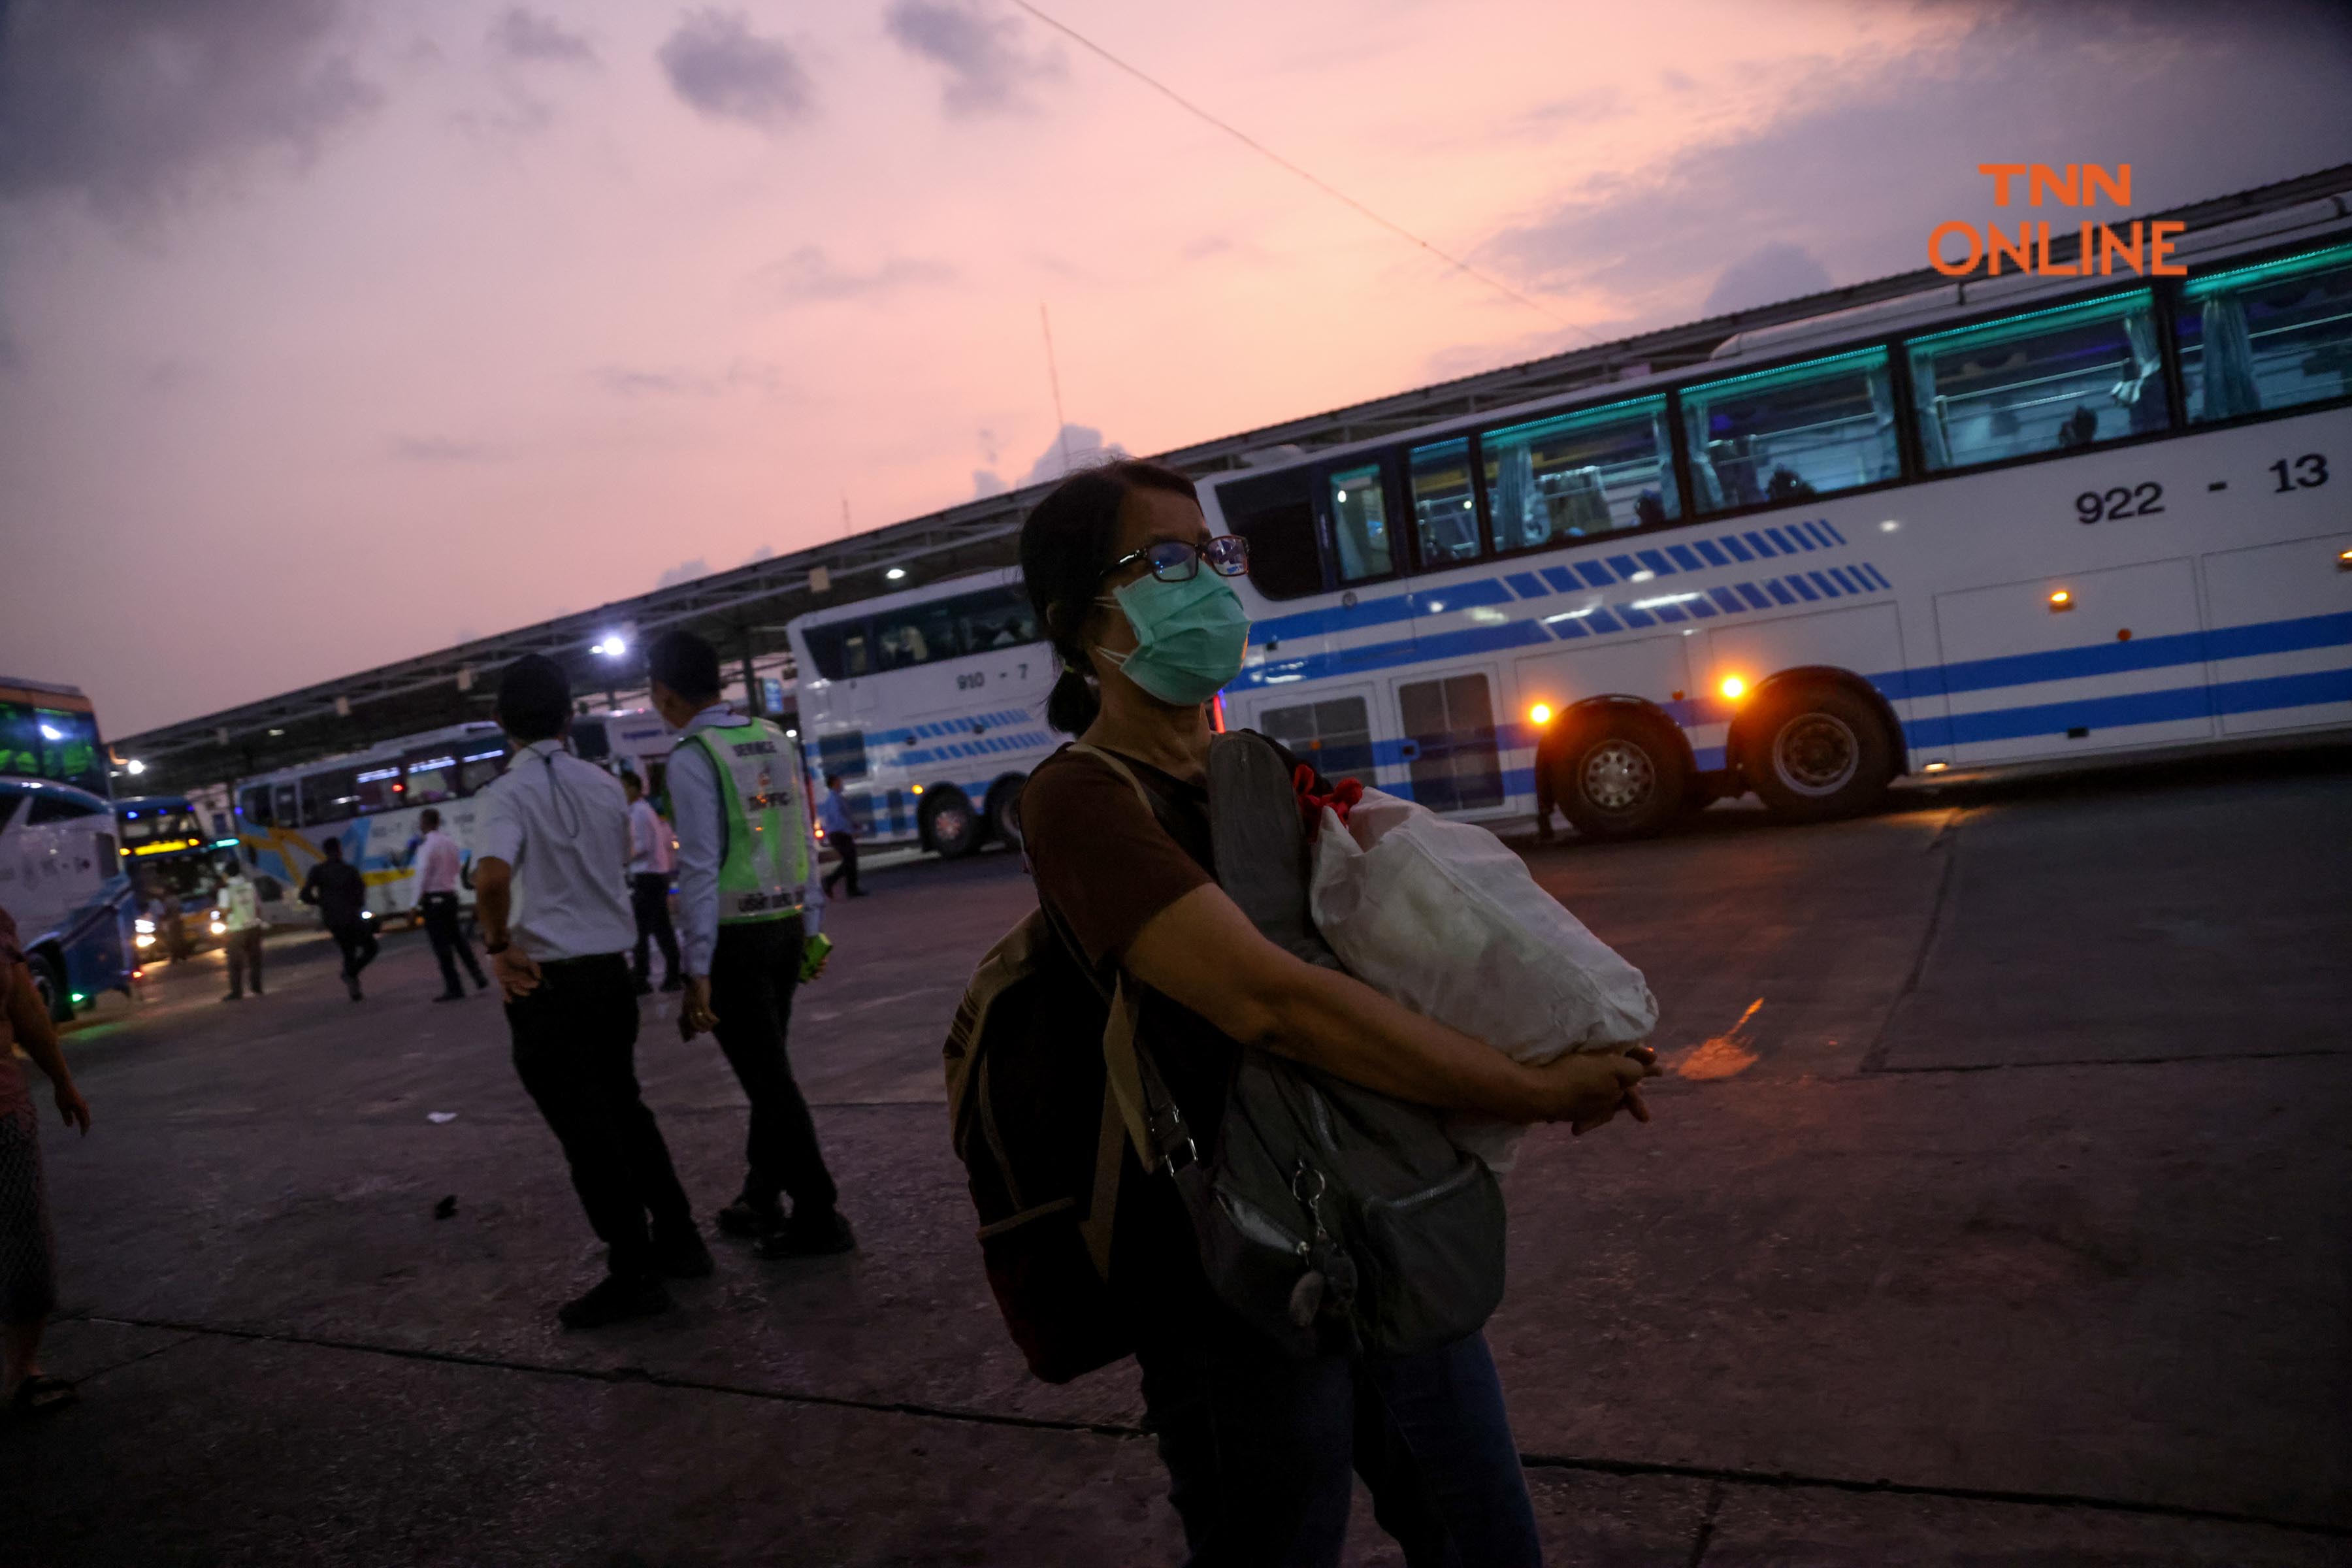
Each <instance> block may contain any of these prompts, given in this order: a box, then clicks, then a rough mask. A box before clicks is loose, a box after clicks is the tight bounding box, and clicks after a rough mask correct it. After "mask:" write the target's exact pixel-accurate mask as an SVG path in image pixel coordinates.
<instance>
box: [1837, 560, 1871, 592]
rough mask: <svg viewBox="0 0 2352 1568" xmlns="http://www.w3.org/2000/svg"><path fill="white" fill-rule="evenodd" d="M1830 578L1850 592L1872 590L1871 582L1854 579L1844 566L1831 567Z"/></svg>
mask: <svg viewBox="0 0 2352 1568" xmlns="http://www.w3.org/2000/svg"><path fill="white" fill-rule="evenodd" d="M1830 578H1831V580H1832V582H1834V583H1836V584H1837V585H1838V586H1839V587H1841V588H1843V589H1844V590H1845V591H1846V592H1847V593H1849V594H1865V593H1868V592H1869V591H1870V584H1867V583H1857V582H1855V581H1854V579H1853V578H1852V577H1849V576H1847V575H1846V571H1845V568H1844V567H1843V566H1832V567H1831V568H1830Z"/></svg>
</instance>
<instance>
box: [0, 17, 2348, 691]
mask: <svg viewBox="0 0 2352 1568" xmlns="http://www.w3.org/2000/svg"><path fill="white" fill-rule="evenodd" d="M1041 8H1042V9H1043V10H1044V11H1045V13H1047V14H1048V15H1050V16H1054V17H1055V18H1057V19H1059V20H1060V21H1062V22H1064V23H1066V24H1067V26H1069V27H1071V28H1073V29H1075V30H1076V32H1077V33H1080V34H1083V35H1085V36H1086V37H1089V38H1091V39H1093V40H1094V41H1095V42H1097V43H1098V44H1100V45H1101V46H1102V47H1104V48H1107V49H1108V50H1110V51H1111V52H1113V53H1114V54H1116V55H1118V56H1119V57H1121V58H1124V59H1126V60H1128V61H1129V62H1131V63H1132V64H1133V65H1135V66H1136V67H1137V68H1140V69H1142V70H1144V71H1147V72H1149V73H1150V74H1151V75H1152V76H1154V77H1155V78H1157V79H1160V80H1161V81H1163V82H1165V83H1167V84H1168V85H1169V86H1170V87H1171V88H1172V89H1175V90H1176V91H1178V92H1180V93H1181V94H1183V95H1184V96H1185V97H1187V98H1189V99H1191V100H1193V101H1194V102H1196V103H1197V104H1199V105H1200V106H1202V108H1203V109H1205V110H1208V111H1209V112H1211V113H1213V114H1215V115H1217V116H1219V117H1221V118H1223V119H1224V120H1226V121H1230V122H1231V123H1232V124H1233V125H1234V126H1236V127H1238V128H1239V129H1241V130H1242V131H1244V132H1247V133H1248V134H1249V135H1251V136H1252V137H1255V138H1256V139H1257V140H1258V141H1260V142H1263V143H1265V146H1267V147H1268V148H1271V149H1273V150H1275V151H1276V152H1278V153H1281V154H1282V155H1283V156H1284V157H1286V158H1288V159H1290V160H1293V161H1295V162H1296V163H1298V164H1299V165H1301V166H1303V167H1304V168H1306V169H1307V170H1310V171H1312V172H1313V173H1314V174H1316V175H1317V176H1318V177H1319V178H1321V179H1323V180H1325V181H1328V182H1329V183H1330V184H1333V185H1335V186H1337V187H1339V189H1341V190H1344V191H1346V192H1348V193H1349V195H1353V196H1355V197H1357V198H1358V199H1359V200H1360V201H1362V202H1363V203H1365V204H1366V205H1369V206H1370V207H1372V208H1374V209H1376V210H1377V211H1378V212H1380V213H1381V215H1383V216H1387V217H1389V218H1391V219H1392V220H1394V221H1395V222H1396V223H1398V224H1400V225H1402V226H1404V227H1406V228H1408V229H1411V230H1412V231H1414V232H1415V233H1417V234H1419V235H1421V236H1423V237H1426V238H1427V239H1428V240H1429V241H1430V242H1432V243H1433V244H1434V245H1436V246H1438V247H1442V248H1444V249H1446V250H1448V251H1451V252H1454V253H1455V254H1457V255H1462V256H1466V257H1468V258H1471V260H1472V261H1473V262H1474V264H1475V266H1476V267H1477V268H1480V269H1481V270H1483V271H1485V272H1487V273H1490V274H1492V275H1494V276H1495V277H1496V278H1499V279H1505V280H1507V282H1508V284H1509V285H1510V287H1511V288H1512V289H1517V290H1518V291H1520V292H1522V293H1524V294H1526V295H1528V296H1529V297H1531V298H1532V299H1533V300H1535V301H1536V302H1537V304H1536V305H1535V306H1530V305H1529V304H1527V303H1523V302H1520V301H1518V300H1514V299H1512V298H1510V297H1508V296H1507V295H1506V294H1504V293H1502V292H1500V291H1498V290H1496V289H1491V288H1489V287H1487V286H1486V285H1484V284H1482V283H1481V282H1479V281H1477V280H1476V279H1473V278H1470V277H1467V276H1465V275H1463V274H1462V273H1460V272H1458V271H1455V270H1454V269H1452V268H1448V267H1447V266H1446V265H1445V264H1444V263H1443V262H1441V261H1438V260H1436V259H1434V258H1432V257H1431V256H1430V255H1429V254H1428V253H1427V252H1425V251H1423V250H1420V249H1418V248H1416V247H1414V246H1412V244H1410V243H1408V242H1407V241H1405V240H1403V239H1401V238H1400V237H1397V236H1396V235H1394V234H1392V233H1391V232H1388V231H1387V230H1384V229H1382V228H1381V227H1380V226H1377V225H1375V224H1374V223H1372V222H1370V221H1368V220H1367V219H1366V218H1364V217H1363V216H1360V215H1359V214H1357V213H1355V212H1351V211H1350V210H1349V209H1348V208H1347V207H1345V206H1343V205H1339V204H1338V203H1337V202H1335V201H1333V200H1332V199H1331V198H1330V197H1328V195H1323V194H1321V193H1319V192H1318V191H1317V190H1316V189H1314V188H1313V187H1312V186H1310V185H1308V184H1305V183H1304V182H1302V181H1301V180H1300V179H1299V178H1297V176H1296V175H1295V174H1290V173H1287V172H1286V171H1284V170H1283V169H1282V168H1280V167H1278V166H1277V165H1276V164H1275V163H1272V162H1270V161H1269V160H1268V159H1266V158H1265V157H1263V156H1261V155H1259V154H1258V153H1253V152H1252V151H1250V150H1249V149H1248V148H1246V147H1244V146H1243V145H1241V144H1240V143H1238V142H1235V141H1234V139H1233V138H1232V137H1230V136H1228V135H1226V134H1225V133H1223V132H1220V131H1218V130H1216V129H1214V128H1213V127H1212V126H1210V125H1208V124H1206V123H1204V122H1202V121H1201V120H1199V119H1196V118H1193V117H1192V116H1190V115H1188V114H1187V113H1186V112H1185V111H1184V110H1181V108H1179V107H1177V106H1176V105H1175V104H1172V103H1171V102H1170V101H1169V100H1167V99H1166V98H1163V97H1161V96H1160V95H1159V94H1157V93H1155V92H1154V91H1152V90H1151V89H1150V88H1149V87H1147V86H1146V85H1144V84H1143V83H1141V82H1139V81H1138V80H1136V79H1134V78H1133V77H1131V76H1129V75H1126V74H1123V73H1121V72H1120V71H1119V70H1118V68H1115V67H1113V66H1111V65H1109V64H1108V63H1107V62H1106V61H1104V60H1103V59H1102V58H1099V57H1097V55H1095V54H1092V53H1090V52H1088V51H1087V49H1086V48H1084V47H1081V46H1080V45H1078V44H1076V43H1075V42H1073V41H1072V40H1071V39H1070V38H1068V37H1064V36H1062V35H1060V34H1057V33H1055V31H1053V30H1052V29H1051V28H1049V27H1048V26H1045V25H1044V24H1043V23H1042V22H1041V21H1039V20H1038V19H1037V18H1036V17H1035V16H1034V15H1033V14H1031V13H1030V12H1028V11H1027V10H1026V9H1025V8H1024V7H1022V6H1020V5H1013V4H1009V3H1003V0H872V3H870V4H867V3H858V0H849V3H834V4H824V5H817V4H809V3H798V4H784V3H781V0H753V3H749V4H731V5H730V4H725V3H722V4H720V5H716V6H700V5H687V6H678V5H667V4H648V3H646V0H629V3H617V0H614V3H603V0H581V3H573V4H556V3H554V0H541V3H540V4H537V5H529V6H525V7H521V8H515V7H512V6H509V5H498V4H488V5H473V4H460V3H456V0H423V3H410V4H404V5H359V4H356V3H344V0H204V3H202V4H173V3H167V0H71V3H67V0H0V584H5V586H0V670H5V672H6V673H7V674H10V675H16V676H26V677H31V678H33V679H47V680H58V681H70V682H73V683H76V684H78V685H80V686H82V687H84V688H85V689H88V690H89V691H90V692H91V694H92V695H93V696H94V697H95V698H96V699H97V700H98V703H99V711H100V719H101V721H102V722H103V724H104V726H105V728H106V730H107V731H108V732H109V733H110V734H113V735H122V734H125V733H129V732H132V731H139V730H142V729H145V728H148V727H150V726H152V725H155V724H158V723H162V722H166V721H173V720H178V719H184V718H187V717H191V716H194V715H196V714H199V713H203V712H206V711H209V710H215V709H217V708H220V707H223V706H226V705H228V704H231V703H235V702H239V701H244V700H251V699H256V698H260V697H264V696H267V695H269V694H271V693H273V692H276V691H280V690H283V689H289V688H291V687H294V686H298V685H302V684H306V683H309V682H311V681H314V680H320V679H328V678H331V677H333V676H336V675H339V674H341V673H345V672H348V671H352V670H355V669H359V668H365V667H368V666H371V665H374V664H377V663H381V662H383V661H386V660H390V659H394V658H403V657H406V656H409V655H414V654H418V653H422V652H425V651H427V650H429V649H432V648H435V647H441V646H445V645H446V644H449V643H451V642H454V641H457V640H459V639H461V638H464V637H472V636H477V635H481V634H485V633H488V632H494V631H498V630H501V629H504V628H507V627H510V626H520V625H524V624H527V623H530V622H533V621H537V620H541V619H544V618H546V617H548V616H552V615H556V614H560V613H562V612H565V611H568V610H574V609H583V608H586V607H588V606H590V605H595V604H598V603H601V602H604V601H606V600H610V599H614V598H618V597H621V596H624V595H631V594H635V593H638V592H641V591H643V590H645V589H648V588H651V587H653V586H655V585H656V583H658V582H661V581H663V580H665V579H666V578H668V579H670V580H675V579H676V578H677V577H678V576H682V575H697V574H700V573H701V572H704V571H715V570H721V569H725V568H729V567H732V566H736V565H739V564H740V563H743V562H744V561H746V560H748V559H751V557H753V556H755V555H757V554H759V553H761V552H782V551H786V550H790V549H793V548H795V547H797V546H800V545H803V544H806V543H809V542H814V541H816V540H819V539H823V538H826V537H834V536H837V535H838V534H839V533H840V532H841V531H842V528H843V509H844V498H846V501H847V506H848V510H849V514H850V517H851V518H852V520H853V521H854V523H855V524H856V526H858V527H861V528H865V527H874V526H878V525H880V524H883V523H886V522H891V521H898V520H900V519H903V518H907V517H910V516H914V515H917V514H919V513H921V512H924V511H928V510H935V509H937V508H940V507H942V506H946V505H950V504H952V503H954V502H956V501H960V500H967V499H969V498H971V496H973V495H974V494H975V493H979V492H981V491H984V490H986V489H992V488H1002V487H1003V486H1005V485H1008V484H1010V485H1017V484H1019V483H1022V482H1024V480H1025V479H1031V478H1034V477H1043V476H1044V475H1045V474H1046V473H1048V472H1050V471H1051V468H1050V464H1051V462H1052V461H1053V460H1055V459H1054V458H1051V457H1049V456H1048V455H1049V454H1053V453H1054V452H1055V448H1056V447H1057V445H1058V443H1057V440H1056V436H1057V431H1056V426H1055V412H1054V403H1053V398H1052V394H1051V391H1050V389H1049V386H1048V383H1047V378H1046V365H1045V351H1044V347H1043V344H1042V342H1041V340H1040V333H1039V323H1038V307H1039V305H1040V303H1041V302H1042V303H1044V304H1045V305H1046V306H1047V307H1049V308H1050V310H1051V311H1052V315H1053V324H1054V336H1055V344H1056V347H1057V349H1058V351H1059V362H1060V378H1061V390H1062V398H1063V404H1064V406H1065V409H1066V417H1067V419H1068V420H1069V422H1070V423H1071V425H1073V426H1082V427H1083V429H1082V430H1080V431H1079V432H1077V434H1076V439H1077V441H1078V443H1079V444H1080V445H1081V446H1082V447H1083V446H1088V445H1094V444H1097V443H1106V442H1108V443H1116V444H1118V446H1120V447H1124V448H1126V449H1128V450H1129V451H1134V452H1151V451H1158V450H1163V449H1166V448H1169V447H1175V446H1179V445H1181V444H1184V443H1187V442H1191V441H1195V440H1201V439H1205V438H1209V437H1216V436H1220V435H1223V434H1227V433H1230V432H1234V431H1237V430H1241V429H1244V428H1247V427H1250V426H1258V425H1264V424H1267V423H1271V422H1274V421H1276V420H1280V419H1285V418H1288V417H1292V416H1298V415H1302V414H1307V413H1311V412H1313V411H1316V410H1318V409H1323V408H1328V407H1332V406H1335V405H1341V404H1345V403H1349V402H1352V401H1356V400H1359V399H1362V398H1366V397H1371V396H1375V395H1381V394H1384V393H1390V392H1394V391H1398V390H1402V389H1404V388H1408V387H1412V386H1415V385H1420V384H1426V383H1428V382H1431V381H1434V380H1439V379H1444V378H1446V377H1450V376H1454V375H1459V374H1465V373H1468V372H1471V371H1475V370H1479V369H1484V368H1487V367H1490V366H1495V365H1498V364H1503V363H1510V362H1514V361H1517V360H1523V359H1527V358H1530V357H1533V356H1535V355H1538V354H1541V353H1549V352H1551V351H1554V350H1556V349H1559V348H1562V347H1567V346H1571V345H1574V344H1577V343H1580V342H1591V341H1594V340H1597V339H1601V338H1608V337H1614V336H1619V335H1622V334H1623V333H1625V332H1628V331H1636V330H1639V329H1641V328H1643V327H1649V326H1660V325H1666V324H1670V323H1672V322H1674V321H1677V320H1683V319H1688V318H1693V317H1696V316H1698V315H1701V314H1705V313H1707V312H1709V311H1711V310H1717V309H1723V308H1729V307H1734V306H1739V305H1747V304H1754V303H1760V302H1763V301H1766V300H1775V299H1781V298H1787V297H1790V296H1792V295H1796V294H1801V293H1806V292H1811V291H1812V290H1814V289H1822V288H1825V287H1828V286H1830V285H1831V284H1833V283H1844V282H1851V281H1854V280H1857V279H1865V278H1871V277H1876V276H1880V275H1883V274H1885V273H1889V272H1895V271H1899V270H1904V269H1907V268H1914V267H1917V266H1920V265H1923V264H1924V262H1925V259H1926V237H1927V232H1928V230H1929V228H1930V227H1931V226H1933V225H1934V224H1935V223H1937V222H1938V221H1940V220H1942V219H1945V218H1951V217H1961V218H1969V219H1971V220H1974V221H1979V222H1981V221H1982V220H1983V219H1985V218H1987V217H1989V216H1991V208H1990V187H1989V184H1988V183H1987V182H1985V181H1983V180H1982V179H1980V178H1979V177H1978V176H1977V175H1976V174H1975V173H1974V169H1975V165H1976V164H1978V163H1983V162H1991V161H2027V160H2039V161H2042V162H2048V163H2068V162H2099V163H2111V164H2112V163H2125V162H2128V163H2132V164H2133V165H2134V169H2135V190H2134V195H2135V205H2136V206H2137V207H2139V208H2142V209H2146V208H2152V207H2157V206H2162V205H2170V204H2176V203H2179V202H2183V201H2189V200H2193V199H2196V198H2198V197H2201V196H2206V195H2217V194H2220V193H2223V192H2227V191H2231V190H2236V189H2241V188H2243V187H2245V186H2248V185H2252V184H2261V183H2263V182H2265V181H2269V180H2274V179H2280V178H2284V177H2286V176H2288V175H2292V174H2301V173H2305V172H2307V171H2309V170H2312V169H2316V168H2320V167H2323V166H2326V165H2329V164H2334V163H2343V162H2347V161H2352V107H2347V105H2352V95H2347V92H2346V91H2345V84H2346V83H2347V81H2352V23H2347V21H2346V20H2344V16H2345V13H2344V12H2342V11H2340V10H2339V9H2338V8H2336V7H2335V6H2330V5H2300V4H2293V3H2289V0H2276V3H2271V0H2240V3H2234V4H2231V5H2192V4H2186V3H2181V4H2154V5H2129V4H2120V3H2116V4H2107V3H2101V0H2074V3H2072V4H2063V5H2062V4H2008V5H2004V4H1993V3H1986V4H1963V3H1958V0H1937V3H1925V0H1923V3H1918V4H1909V5H1903V4H1892V3H1884V4H1835V3H1831V0H1804V3H1799V0H1721V3H1704V0H1649V3H1645V4H1639V5H1615V4H1612V5H1586V4H1505V3H1502V0H1448V3H1444V4H1438V3H1421V0H1359V3H1357V4H1354V5H1340V4H1330V3H1324V0H1289V3H1286V4H1278V5H1266V4H1264V3H1262V0H1261V3H1257V4H1246V5H1245V4H1234V3H1229V0H1194V3H1193V4H1190V5H1183V6H1167V5H1139V4H1132V3H1130V4H1123V5H1122V4H1112V3H1109V0H1041ZM1538 307H1539V308H1538Z"/></svg>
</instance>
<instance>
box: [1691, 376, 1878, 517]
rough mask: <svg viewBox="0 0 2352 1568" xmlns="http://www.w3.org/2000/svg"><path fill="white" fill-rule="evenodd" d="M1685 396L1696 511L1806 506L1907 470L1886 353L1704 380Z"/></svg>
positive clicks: (1692, 387)
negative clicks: (1899, 448) (1898, 448)
mask: <svg viewBox="0 0 2352 1568" xmlns="http://www.w3.org/2000/svg"><path fill="white" fill-rule="evenodd" d="M1682 397H1683V424H1684V426H1685V429H1686V430H1687V432H1688V433H1689V437H1690V459H1691V482H1692V484H1693V485H1694V486H1695V487H1696V489H1697V490H1698V495H1697V498H1696V506H1695V508H1694V510H1697V511H1700V512H1711V511H1724V510H1729V509H1730V508H1733V507H1742V506H1758V505H1761V504H1764V503H1766V502H1782V501H1797V500H1804V499H1805V498H1807V497H1808V496H1819V495H1829V494H1832V492H1834V491H1837V490H1849V489H1853V488H1854V487H1855V486H1857V485H1870V484H1876V483H1878V482H1879V481H1881V480H1883V479H1894V478H1895V477H1896V476H1897V475H1898V474H1899V473H1900V472H1901V471H1902V468H1901V459H1900V458H1898V457H1897V456H1896V455H1895V396H1894V391H1893V388H1892V386H1891V385H1890V384H1889V382H1888V378H1887V365H1886V351H1885V349H1864V350H1863V351H1861V352H1860V353H1843V354H1837V355H1834V356H1832V357H1831V358H1829V359H1817V360H1810V361H1807V362H1806V363H1803V364H1792V365H1784V366H1782V367H1781V368H1780V369H1779V370H1761V371H1758V372H1756V373H1755V374H1752V375H1736V376H1733V377H1732V378H1731V379H1729V380H1728V381H1711V382H1704V383H1701V384H1699V385H1696V386H1690V387H1685V388H1684V389H1683V395H1682Z"/></svg>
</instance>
